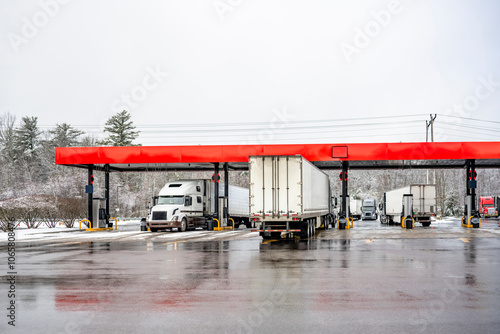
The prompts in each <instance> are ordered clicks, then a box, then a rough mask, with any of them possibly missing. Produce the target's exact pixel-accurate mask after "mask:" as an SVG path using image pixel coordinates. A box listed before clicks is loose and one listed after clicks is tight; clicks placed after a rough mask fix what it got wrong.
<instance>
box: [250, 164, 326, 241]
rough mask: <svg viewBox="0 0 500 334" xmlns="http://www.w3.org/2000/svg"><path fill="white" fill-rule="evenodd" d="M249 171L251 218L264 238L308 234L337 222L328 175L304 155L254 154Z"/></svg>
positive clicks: (303, 235)
mask: <svg viewBox="0 0 500 334" xmlns="http://www.w3.org/2000/svg"><path fill="white" fill-rule="evenodd" d="M249 172H250V179H249V182H250V189H249V190H250V215H249V218H250V219H251V220H252V221H253V222H254V223H255V225H256V226H258V227H259V228H258V229H257V230H255V231H257V232H260V235H261V236H262V237H263V238H264V239H268V238H280V237H291V236H292V235H299V236H300V237H302V238H307V237H310V236H312V235H314V234H315V233H316V232H315V231H316V229H317V228H325V229H327V228H328V227H329V224H331V223H334V217H333V211H332V203H331V196H330V182H329V178H328V175H326V174H325V173H323V172H322V171H321V170H319V169H318V168H317V167H316V166H314V165H313V164H312V163H311V162H309V161H307V160H306V159H304V158H303V157H302V156H300V155H293V156H252V157H250V158H249Z"/></svg>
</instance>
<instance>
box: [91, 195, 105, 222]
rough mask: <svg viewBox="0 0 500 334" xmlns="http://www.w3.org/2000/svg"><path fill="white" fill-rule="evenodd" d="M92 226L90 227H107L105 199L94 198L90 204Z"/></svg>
mask: <svg viewBox="0 0 500 334" xmlns="http://www.w3.org/2000/svg"><path fill="white" fill-rule="evenodd" d="M92 211H93V212H92V227H91V228H106V227H108V226H107V225H108V222H107V220H108V217H107V212H106V199H104V198H94V199H93V206H92Z"/></svg>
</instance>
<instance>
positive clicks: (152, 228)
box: [149, 227, 158, 232]
mask: <svg viewBox="0 0 500 334" xmlns="http://www.w3.org/2000/svg"><path fill="white" fill-rule="evenodd" d="M149 230H150V231H151V232H158V229H157V228H154V227H151V228H150V229H149Z"/></svg>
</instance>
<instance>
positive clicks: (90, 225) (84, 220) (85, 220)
mask: <svg viewBox="0 0 500 334" xmlns="http://www.w3.org/2000/svg"><path fill="white" fill-rule="evenodd" d="M82 222H89V228H92V223H91V222H90V220H88V219H82V220H80V226H79V227H78V229H80V230H81V229H82Z"/></svg>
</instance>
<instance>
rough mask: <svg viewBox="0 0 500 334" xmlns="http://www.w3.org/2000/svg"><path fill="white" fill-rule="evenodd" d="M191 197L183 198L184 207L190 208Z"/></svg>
mask: <svg viewBox="0 0 500 334" xmlns="http://www.w3.org/2000/svg"><path fill="white" fill-rule="evenodd" d="M191 203H192V202H191V196H186V197H184V206H191Z"/></svg>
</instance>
